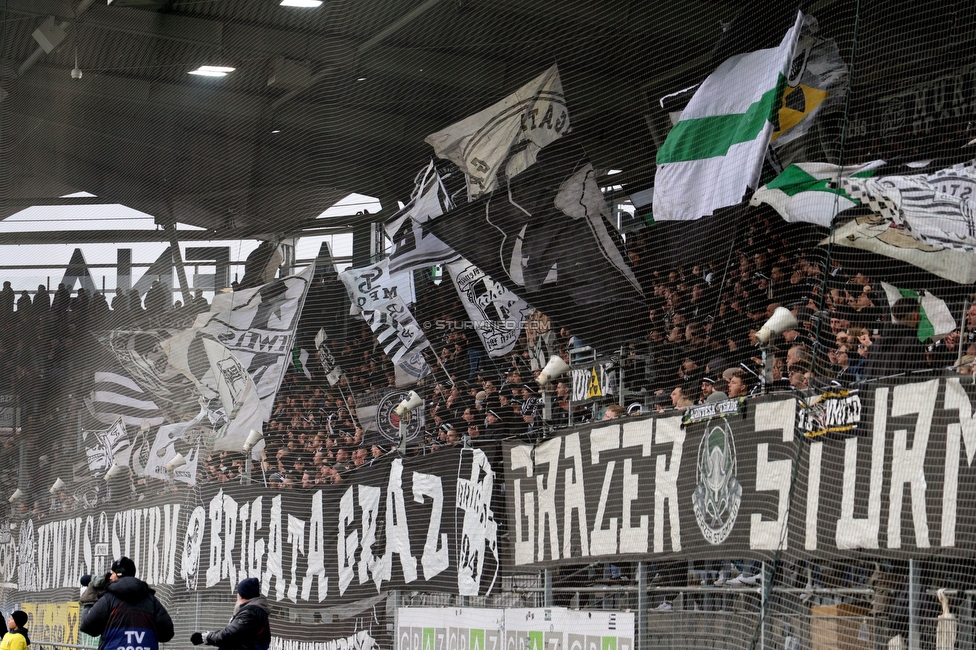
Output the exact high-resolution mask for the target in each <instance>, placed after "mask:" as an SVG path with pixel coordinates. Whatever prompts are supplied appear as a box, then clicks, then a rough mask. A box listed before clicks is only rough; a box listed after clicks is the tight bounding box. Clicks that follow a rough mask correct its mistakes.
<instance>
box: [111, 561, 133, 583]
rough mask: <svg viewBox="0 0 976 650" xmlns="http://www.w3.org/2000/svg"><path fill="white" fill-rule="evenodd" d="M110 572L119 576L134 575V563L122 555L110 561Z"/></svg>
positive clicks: (131, 576)
mask: <svg viewBox="0 0 976 650" xmlns="http://www.w3.org/2000/svg"><path fill="white" fill-rule="evenodd" d="M112 572H113V573H115V575H117V576H118V577H120V578H125V577H129V578H134V577H136V563H135V562H133V561H132V560H130V559H129V558H127V557H125V556H124V555H123V556H122V557H120V558H119V559H117V560H116V561H115V562H112Z"/></svg>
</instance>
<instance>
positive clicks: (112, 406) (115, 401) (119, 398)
mask: <svg viewBox="0 0 976 650" xmlns="http://www.w3.org/2000/svg"><path fill="white" fill-rule="evenodd" d="M85 403H86V405H87V406H88V410H89V412H90V413H91V415H92V417H94V418H95V420H97V421H98V422H101V423H102V424H114V423H115V421H116V420H118V419H119V418H122V422H123V424H125V425H126V426H139V425H140V424H142V422H143V421H146V422H148V423H149V424H150V425H159V424H162V423H163V421H164V418H163V412H162V411H161V410H160V408H159V407H158V406H156V403H155V402H154V401H152V399H151V398H150V396H149V395H147V394H146V393H145V391H143V390H142V388H140V387H139V384H137V383H136V382H134V381H132V380H131V379H129V378H128V377H126V376H124V375H120V374H118V373H115V372H96V373H95V382H94V386H93V387H92V390H91V394H90V395H89V397H88V399H86V400H85Z"/></svg>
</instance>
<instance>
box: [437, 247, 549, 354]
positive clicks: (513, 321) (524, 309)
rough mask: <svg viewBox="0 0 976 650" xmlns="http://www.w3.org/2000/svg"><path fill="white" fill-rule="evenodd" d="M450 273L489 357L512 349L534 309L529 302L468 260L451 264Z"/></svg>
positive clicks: (506, 352)
mask: <svg viewBox="0 0 976 650" xmlns="http://www.w3.org/2000/svg"><path fill="white" fill-rule="evenodd" d="M447 272H448V274H449V275H450V276H451V280H453V281H454V288H455V289H457V292H458V296H459V297H460V298H461V304H462V305H464V311H465V312H467V314H468V318H469V319H471V326H472V328H473V329H474V331H476V332H477V333H478V337H479V338H480V339H481V342H482V343H483V344H484V346H485V349H486V350H487V351H488V356H490V357H501V356H504V355H506V354H508V353H509V352H511V351H512V348H514V347H515V344H516V343H518V338H519V335H520V334H521V333H522V326H523V325H524V324H525V318H526V316H528V313H529V311H531V309H532V308H531V307H530V306H529V304H528V303H527V302H525V301H524V300H522V299H521V298H519V297H518V296H516V295H515V294H514V293H512V292H511V291H509V290H508V289H506V288H505V287H503V286H502V285H501V283H499V282H496V281H494V280H492V279H491V278H489V277H488V276H487V275H485V273H484V271H482V270H481V269H479V268H478V267H477V266H475V265H474V264H472V263H471V262H469V261H467V260H465V259H461V260H459V261H457V262H452V263H451V264H448V265H447Z"/></svg>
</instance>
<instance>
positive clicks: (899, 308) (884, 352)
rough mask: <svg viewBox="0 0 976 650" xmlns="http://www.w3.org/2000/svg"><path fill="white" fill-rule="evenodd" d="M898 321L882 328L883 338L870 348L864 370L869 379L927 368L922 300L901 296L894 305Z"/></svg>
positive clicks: (893, 314) (894, 317) (892, 308)
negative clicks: (921, 333)
mask: <svg viewBox="0 0 976 650" xmlns="http://www.w3.org/2000/svg"><path fill="white" fill-rule="evenodd" d="M891 316H892V318H893V319H894V322H892V323H888V324H887V325H886V326H885V327H884V328H883V329H882V330H881V338H879V339H878V340H877V341H876V342H875V343H874V345H872V346H871V350H870V351H869V352H868V360H867V362H865V365H864V374H865V376H866V377H867V378H868V379H876V378H878V377H889V376H891V375H901V374H906V373H910V372H914V371H916V370H925V369H926V368H927V367H928V365H927V363H926V359H925V346H923V345H922V343H921V342H919V340H918V322H919V320H920V318H921V315H920V312H919V305H918V301H916V300H915V299H914V298H900V299H899V300H898V302H896V303H895V304H894V305H892V306H891Z"/></svg>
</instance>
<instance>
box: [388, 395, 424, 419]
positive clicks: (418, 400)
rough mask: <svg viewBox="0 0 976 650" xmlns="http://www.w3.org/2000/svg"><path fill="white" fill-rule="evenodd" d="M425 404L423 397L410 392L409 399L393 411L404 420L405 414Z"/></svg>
mask: <svg viewBox="0 0 976 650" xmlns="http://www.w3.org/2000/svg"><path fill="white" fill-rule="evenodd" d="M423 403H424V398H423V397H421V396H420V395H418V394H417V393H415V392H414V391H410V392H409V393H407V399H405V400H403V401H402V402H400V404H398V405H397V407H396V408H395V409H393V412H394V413H396V414H397V417H401V418H402V417H403V415H404V414H405V413H407V412H409V411H412V410H414V409H415V408H417V407H418V406H421V405H422V404H423Z"/></svg>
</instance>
